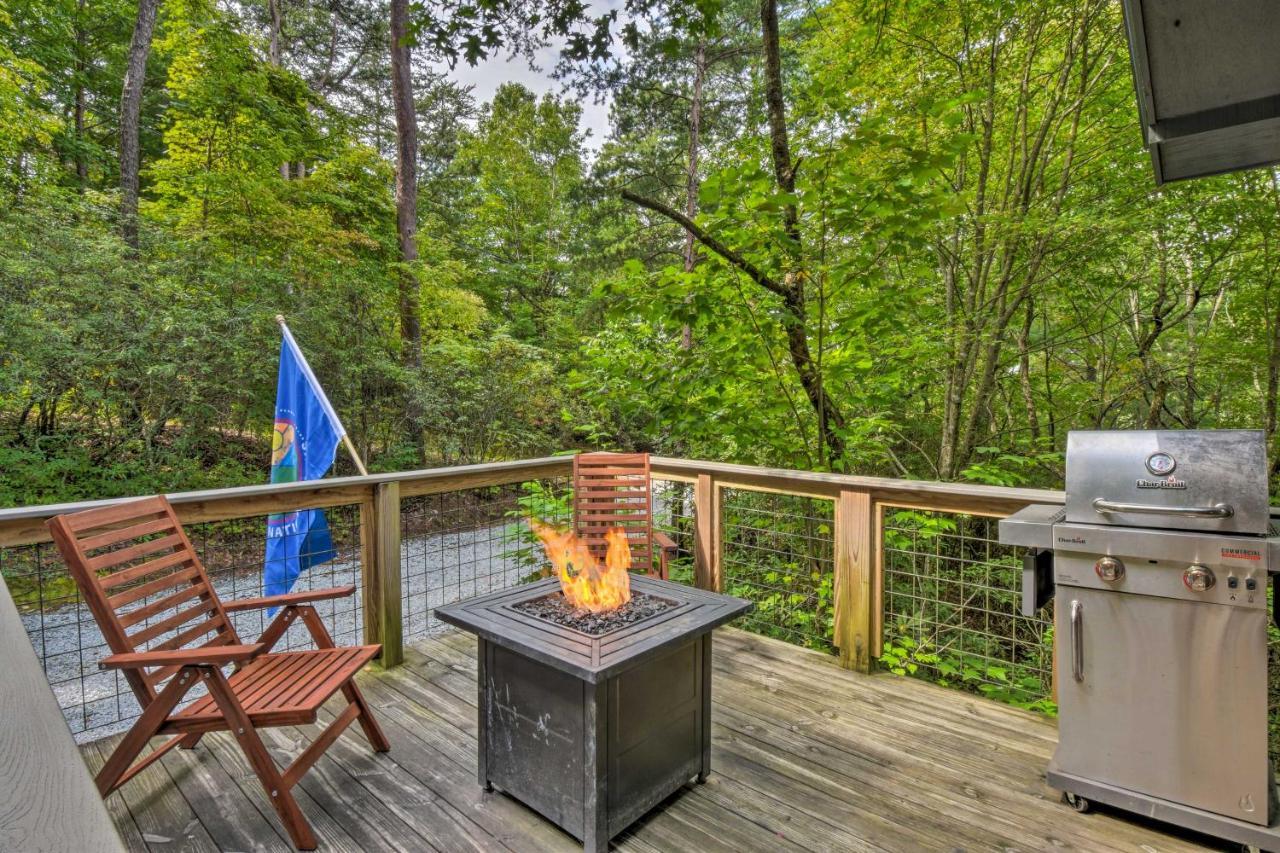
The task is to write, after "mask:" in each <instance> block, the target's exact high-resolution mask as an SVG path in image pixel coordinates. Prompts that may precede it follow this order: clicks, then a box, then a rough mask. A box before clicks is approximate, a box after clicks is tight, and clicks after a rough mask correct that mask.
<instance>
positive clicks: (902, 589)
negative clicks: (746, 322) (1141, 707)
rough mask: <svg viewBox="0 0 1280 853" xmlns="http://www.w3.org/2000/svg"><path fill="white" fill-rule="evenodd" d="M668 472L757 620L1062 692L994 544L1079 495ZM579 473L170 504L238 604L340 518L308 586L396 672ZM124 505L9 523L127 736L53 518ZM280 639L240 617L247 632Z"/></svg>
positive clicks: (1040, 693)
mask: <svg viewBox="0 0 1280 853" xmlns="http://www.w3.org/2000/svg"><path fill="white" fill-rule="evenodd" d="M652 470H653V476H654V478H655V484H654V490H655V523H656V526H657V527H659V528H660V529H663V530H665V531H667V532H668V533H669V534H671V535H672V536H673V537H674V538H675V539H676V541H677V544H678V545H680V547H681V549H682V555H683V558H682V559H680V560H677V562H676V565H675V567H674V569H673V578H675V579H677V580H683V581H685V582H688V583H693V584H696V585H698V586H700V587H703V588H706V589H715V590H721V591H724V592H730V593H733V594H735V595H741V596H744V597H747V598H751V599H752V600H754V601H755V602H756V605H757V606H756V610H755V611H754V612H753V613H752V614H751V615H750V616H748V617H745V618H744V620H743V623H742V625H743V627H746V628H749V629H751V630H755V631H759V632H762V633H766V634H769V635H772V636H776V637H779V638H782V639H785V640H788V641H790V642H795V643H800V644H802V645H806V646H810V647H814V648H819V649H824V650H827V651H831V652H835V653H838V654H839V655H840V658H841V661H842V662H843V663H844V664H845V665H846V666H849V667H851V668H855V669H860V670H864V671H866V670H869V669H870V668H871V667H872V666H873V665H874V662H875V660H876V659H880V661H881V664H882V665H883V666H885V667H887V668H889V669H892V670H894V671H897V672H901V673H905V674H915V675H925V676H928V677H931V678H933V679H934V680H938V681H942V682H943V683H948V684H951V685H953V686H957V687H962V688H965V689H968V690H971V691H974V692H981V693H987V694H990V695H993V696H995V697H996V698H1001V699H1004V700H1006V701H1013V702H1016V703H1018V704H1024V705H1032V706H1042V705H1043V704H1044V703H1046V702H1047V701H1049V699H1050V698H1051V694H1052V672H1053V666H1052V660H1053V658H1052V646H1051V644H1052V629H1051V625H1052V617H1051V616H1050V615H1048V613H1045V614H1043V615H1042V616H1040V617H1035V618H1030V619H1028V618H1026V617H1022V616H1019V615H1018V612H1017V604H1018V595H1017V592H1018V585H1019V577H1018V573H1017V569H1016V567H1017V561H1018V554H1017V553H1016V551H1015V550H1014V549H1009V548H1005V547H1003V546H999V545H998V544H996V543H995V542H994V539H995V536H994V533H995V530H994V521H993V519H994V518H997V517H999V516H1001V515H1004V514H1007V513H1009V512H1012V511H1015V510H1017V509H1020V508H1021V507H1023V506H1025V505H1027V504H1028V503H1055V502H1057V503H1060V502H1061V501H1062V494H1061V493H1060V492H1051V491H1041V490H1032V489H1007V488H994V487H988V486H979V485H969V484H956V483H935V482H920V481H911V480H893V479H885V478H872V477H855V476H844V475H838V474H824V473H814V472H804V471H792V470H785V469H770V468H760V467H754V466H747V465H730V464H720V463H713V462H699V461H692V460H684V459H671V458H664V457H655V458H653V460H652ZM570 471H571V461H570V459H569V458H568V457H548V458H543V459H533V460H525V461H520V462H501V463H492V464H485V465H469V466H460V467H454V468H439V469H431V470H425V471H411V472H400V473H394V474H375V475H370V476H365V477H343V478H334V479H330V480H323V481H313V482H306V483H288V484H272V485H262V486H251V487H244V488H233V489H219V490H213V491H204V492H187V493H180V494H173V495H170V499H171V500H172V501H173V503H174V506H175V508H176V510H177V512H178V514H179V516H180V517H181V518H182V520H183V522H184V523H185V524H187V525H189V529H190V530H191V532H192V535H193V538H194V539H195V541H196V542H197V545H198V546H199V547H200V548H201V551H202V555H203V558H204V559H205V561H206V564H207V565H208V567H209V570H210V573H211V575H213V579H214V581H215V584H217V585H218V588H219V591H220V593H221V594H223V595H224V596H225V597H227V598H232V597H248V596H253V595H257V594H260V590H261V568H262V556H263V554H262V546H263V541H264V536H265V534H264V530H265V522H266V518H267V516H268V515H269V514H271V513H279V512H286V511H290V510H295V509H301V508H306V507H320V508H325V509H326V510H327V511H328V512H329V517H330V524H331V528H332V529H333V532H334V538H335V544H336V546H337V549H338V551H339V557H338V559H336V560H333V561H330V562H329V563H326V564H323V565H322V566H317V567H315V568H313V569H312V570H311V571H309V572H308V573H306V574H305V575H304V577H303V579H302V580H301V583H302V584H304V585H311V586H329V585H334V584H339V583H353V584H356V585H357V586H358V587H359V593H358V594H357V596H356V597H355V599H354V600H349V601H346V602H337V603H335V604H333V605H332V606H330V607H329V608H328V609H327V610H326V611H325V612H324V613H323V615H324V617H325V619H326V621H327V622H328V623H329V628H330V631H331V632H332V633H333V634H334V635H335V638H337V639H339V641H343V640H345V641H348V642H355V641H358V640H361V639H363V641H365V642H377V643H381V644H382V645H383V647H384V653H383V657H382V664H383V665H384V666H395V665H396V664H398V663H399V662H400V661H401V659H402V656H403V647H404V643H405V641H406V640H407V639H411V638H413V637H415V636H420V635H423V634H427V633H430V632H433V631H436V630H440V629H441V626H440V625H439V624H438V623H437V622H436V621H435V620H434V618H433V617H432V616H431V611H432V610H433V609H434V608H435V607H438V606H439V605H441V604H444V603H446V602H449V601H454V600H458V599H461V598H465V597H468V596H470V595H474V594H478V593H482V592H486V591H488V590H491V589H498V588H504V587H507V586H510V585H513V584H516V583H520V582H523V581H525V580H528V579H529V578H530V577H532V576H535V575H536V572H537V569H538V565H537V564H538V560H537V559H536V552H535V550H534V548H533V546H532V543H531V541H530V537H529V534H528V529H527V526H526V525H524V524H523V523H522V521H521V520H522V519H523V518H527V517H528V516H530V515H536V516H539V517H542V518H544V519H548V520H553V521H567V520H568V500H567V498H568V494H569V489H570V483H569V475H570ZM111 502H112V501H95V502H90V503H79V504H63V505H51V506H40V507H23V508H18V509H11V510H3V511H0V573H3V576H4V578H5V580H6V582H7V583H8V584H9V587H10V589H11V590H12V592H13V595H14V598H15V600H16V601H17V603H18V606H19V609H20V610H21V611H22V614H23V615H22V618H23V621H24V625H25V627H26V629H27V632H28V635H29V636H30V637H31V640H32V644H33V646H34V647H35V649H36V652H37V654H38V655H39V657H40V658H41V661H42V663H43V664H44V667H45V672H46V675H47V677H48V678H49V681H50V683H51V684H52V685H53V686H54V689H55V693H56V694H57V695H58V698H59V701H60V704H61V705H62V708H63V711H64V714H65V715H66V717H67V720H68V722H69V724H70V725H71V727H72V730H73V731H74V732H76V733H77V736H78V737H79V738H80V739H81V740H89V739H93V738H95V737H98V736H102V735H105V734H108V733H110V732H112V731H115V730H118V729H119V728H120V727H121V726H122V724H124V723H126V722H127V721H128V720H129V719H130V718H131V717H133V716H134V715H136V713H137V709H136V706H135V705H134V703H133V700H132V696H131V695H130V694H129V692H128V690H127V689H126V685H125V684H124V682H123V681H122V680H120V679H118V677H117V676H116V675H115V674H114V673H102V672H99V671H98V669H97V665H96V664H97V660H98V659H99V658H100V657H101V656H102V655H103V654H105V648H104V646H103V643H102V639H101V636H100V635H99V634H98V632H97V629H96V626H95V625H94V623H93V620H92V618H91V617H90V615H89V614H88V612H87V611H86V610H85V609H84V608H83V607H82V606H81V605H80V604H79V600H78V596H77V594H76V591H75V589H74V586H73V585H72V584H71V583H70V580H69V578H67V576H66V573H65V570H64V569H63V567H62V565H61V561H60V560H59V559H58V557H57V554H56V551H55V550H54V549H53V548H52V546H51V545H50V544H49V537H48V534H47V531H46V528H45V524H44V522H45V521H46V520H47V519H48V518H49V517H51V516H53V515H57V514H59V513H63V512H72V511H75V510H77V509H82V508H85V507H87V506H92V505H98V504H102V503H111ZM163 617H164V614H156V616H155V617H154V618H157V619H160V618H163ZM261 618H262V617H261V616H260V615H258V614H254V615H252V616H248V617H246V619H247V620H261ZM260 627H261V625H260V623H259V622H258V621H252V623H250V621H246V622H243V623H240V624H239V625H238V628H239V629H240V630H242V631H243V633H244V634H245V635H246V636H256V633H257V631H258V630H260ZM306 641H307V640H306V637H305V636H302V635H299V636H298V637H291V638H289V640H288V642H292V643H296V644H305V642H306Z"/></svg>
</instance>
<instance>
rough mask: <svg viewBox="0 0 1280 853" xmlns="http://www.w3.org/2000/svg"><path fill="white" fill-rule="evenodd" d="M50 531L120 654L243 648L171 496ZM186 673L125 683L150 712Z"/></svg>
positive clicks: (89, 515) (71, 520) (85, 516)
mask: <svg viewBox="0 0 1280 853" xmlns="http://www.w3.org/2000/svg"><path fill="white" fill-rule="evenodd" d="M49 530H50V532H51V533H52V535H53V541H54V543H55V544H56V545H57V546H58V550H59V552H61V554H62V558H63V559H64V560H65V561H66V563H67V567H68V569H70V571H71V575H72V577H73V578H75V581H76V585H77V586H78V587H79V588H80V594H81V595H82V596H83V597H84V600H85V603H86V604H87V605H88V607H89V611H90V612H91V613H92V614H93V618H94V620H95V621H96V622H97V623H98V627H99V628H100V629H101V630H102V634H103V636H104V638H105V639H106V641H107V647H108V648H109V649H111V651H112V653H114V654H127V653H129V652H142V651H162V650H163V651H168V650H173V649H183V648H201V647H204V646H220V645H234V644H238V643H239V642H240V638H239V637H238V636H237V634H236V631H235V628H234V626H232V624H231V620H230V619H228V618H227V614H226V611H225V610H223V609H222V602H221V600H220V599H219V598H218V594H217V592H216V591H215V590H214V588H213V585H212V584H211V583H210V582H209V577H208V575H207V574H206V573H205V570H204V565H203V564H202V563H201V562H200V558H199V556H198V555H197V554H196V551H195V548H194V547H193V546H192V545H191V540H190V539H188V538H187V534H186V532H185V531H184V530H183V529H182V523H181V522H180V521H178V516H177V514H176V513H174V511H173V507H172V506H170V504H169V501H168V500H166V499H165V498H164V497H163V496H160V497H154V498H144V499H142V500H138V501H128V502H126V503H121V504H114V505H112V506H107V507H101V508H95V509H89V510H85V511H83V512H77V513H74V514H71V515H60V516H57V517H55V518H52V519H50V520H49ZM177 669H178V667H176V666H168V667H155V668H152V669H151V670H148V671H146V672H145V673H141V674H140V672H139V671H137V670H127V671H126V672H125V677H126V678H128V680H129V684H130V686H131V687H132V688H133V691H134V693H135V694H137V696H138V701H139V702H140V703H142V705H143V707H146V705H147V703H148V702H150V700H151V699H153V698H154V697H155V694H156V686H157V685H158V684H159V683H160V682H162V681H164V680H165V679H166V678H168V677H169V676H170V675H172V674H173V673H174V672H176V671H177Z"/></svg>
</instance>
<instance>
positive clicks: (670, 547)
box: [573, 453, 676, 580]
mask: <svg viewBox="0 0 1280 853" xmlns="http://www.w3.org/2000/svg"><path fill="white" fill-rule="evenodd" d="M615 527H621V528H622V529H623V530H624V531H626V534H627V544H628V545H630V546H631V568H632V570H633V571H643V572H644V573H645V574H647V575H650V576H651V577H659V578H662V579H664V580H665V579H666V577H667V572H668V569H669V564H670V561H671V560H672V559H673V558H674V557H675V553H676V543H675V542H673V541H672V540H671V537H670V536H667V535H666V534H665V533H663V532H662V531H660V530H659V531H655V530H654V529H653V498H652V495H651V491H650V479H649V454H647V453H579V454H578V455H577V456H575V457H573V529H574V531H575V532H577V534H578V536H579V537H580V538H581V539H582V540H583V541H584V542H586V544H587V548H588V549H589V550H590V551H591V552H592V553H593V554H594V555H595V556H596V558H597V559H602V558H603V557H604V554H605V552H606V551H607V550H608V547H609V546H608V543H607V542H606V541H605V533H607V532H608V531H610V530H612V529H613V528H615ZM655 551H656V554H655ZM655 556H656V557H657V561H656V565H655V560H654V557H655Z"/></svg>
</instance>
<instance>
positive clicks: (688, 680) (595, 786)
mask: <svg viewBox="0 0 1280 853" xmlns="http://www.w3.org/2000/svg"><path fill="white" fill-rule="evenodd" d="M631 588H632V591H633V592H642V593H646V594H648V595H651V596H654V597H656V598H663V599H667V600H668V601H671V602H674V604H675V606H674V607H671V608H669V609H667V610H664V611H662V612H661V613H658V614H656V615H653V616H650V617H649V618H647V619H644V620H641V621H638V622H634V623H632V624H629V625H625V626H623V627H621V628H617V629H615V630H613V631H610V632H608V633H604V634H600V635H598V636H592V635H589V634H585V633H582V632H580V631H576V630H574V629H572V628H568V627H565V626H563V625H560V624H557V623H554V622H551V621H548V620H546V619H543V618H540V617H538V616H535V615H531V614H529V613H527V612H523V611H521V610H518V609H516V608H515V605H518V604H520V603H522V602H527V601H531V600H533V599H536V598H540V597H542V596H546V595H558V594H559V582H558V581H557V580H555V579H554V578H552V579H548V580H543V581H539V582H537V583H534V584H529V585H527V586H520V587H516V588H515V589H509V590H503V591H500V592H495V593H490V594H488V595H483V596H480V597H478V598H473V599H470V600H469V601H463V602H459V603H457V604H451V605H448V606H446V607H440V608H437V609H436V611H435V614H436V616H437V617H438V618H439V619H441V620H442V621H444V622H447V623H449V624H451V625H456V626H457V627H459V628H462V629H464V630H466V631H470V632H472V633H474V634H476V635H477V637H478V639H479V643H478V648H477V656H478V659H477V663H478V667H477V670H478V687H479V691H480V696H479V700H480V701H479V729H480V731H479V738H478V740H479V756H478V771H479V772H478V775H479V781H480V784H481V785H483V786H485V788H486V790H491V789H492V788H494V787H497V788H498V789H500V790H502V791H503V792H505V793H506V794H508V795H510V796H512V797H514V798H516V799H518V800H520V801H521V802H523V803H524V804H525V805H527V806H529V807H530V808H532V809H534V810H535V811H537V812H539V813H540V814H542V815H543V816H545V817H546V818H547V819H549V820H551V821H552V822H554V823H555V824H556V825H557V826H559V827H560V828H562V829H564V830H565V831H566V832H568V833H570V834H571V835H573V836H575V837H576V838H578V839H580V840H581V841H582V844H583V849H584V850H587V851H590V853H595V851H604V850H607V849H608V847H609V839H610V838H612V837H613V836H615V835H617V834H618V833H619V832H621V831H622V830H624V829H626V828H627V827H628V826H629V825H630V824H631V823H632V822H633V821H635V820H636V819H637V818H639V817H640V816H641V815H643V814H644V813H645V812H647V811H649V810H650V809H651V808H653V807H654V806H656V805H657V804H658V803H660V802H662V800H664V799H665V798H666V797H668V796H670V795H671V794H672V793H674V792H675V791H677V790H679V788H680V787H681V786H683V785H684V784H685V783H686V782H688V781H689V779H691V778H694V777H696V778H697V779H698V780H699V781H705V780H706V778H707V774H708V773H709V772H710V771H711V631H712V629H713V628H716V627H717V626H719V625H723V624H724V623H726V622H728V621H729V620H731V619H733V618H734V617H736V616H738V615H740V614H742V613H745V612H746V611H748V610H750V609H751V602H749V601H746V600H744V599H741V598H733V597H731V596H727V595H719V594H717V593H713V592H706V591H704V590H700V589H695V588H692V587H687V586H683V585H681V584H677V583H671V582H669V581H663V580H658V579H656V578H647V577H641V576H639V575H633V576H632V578H631Z"/></svg>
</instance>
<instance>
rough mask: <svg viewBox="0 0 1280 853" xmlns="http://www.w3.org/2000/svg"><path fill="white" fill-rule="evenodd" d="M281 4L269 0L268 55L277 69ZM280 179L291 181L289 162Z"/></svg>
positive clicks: (281, 23) (281, 17)
mask: <svg viewBox="0 0 1280 853" xmlns="http://www.w3.org/2000/svg"><path fill="white" fill-rule="evenodd" d="M281 2H282V0H267V11H268V12H269V13H270V15H271V41H270V44H269V47H268V48H267V50H268V53H267V55H268V57H269V58H270V60H271V64H272V65H274V66H275V67H276V68H279V67H280V33H281V30H283V29H284V10H283V9H281V8H280V3H281ZM280 177H282V178H284V179H285V180H286V181H287V180H289V164H288V162H284V163H281V164H280Z"/></svg>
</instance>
